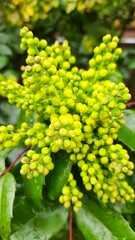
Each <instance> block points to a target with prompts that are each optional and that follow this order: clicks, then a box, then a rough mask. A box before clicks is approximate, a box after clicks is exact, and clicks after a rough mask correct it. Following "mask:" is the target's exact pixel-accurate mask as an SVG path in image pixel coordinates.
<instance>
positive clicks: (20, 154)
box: [0, 145, 31, 176]
mask: <svg viewBox="0 0 135 240" xmlns="http://www.w3.org/2000/svg"><path fill="white" fill-rule="evenodd" d="M30 148H31V145H29V146H28V147H26V148H25V149H24V150H23V151H22V152H21V153H19V154H18V155H17V157H16V158H15V160H14V161H13V162H12V163H11V165H10V166H9V167H8V168H7V169H6V170H4V171H3V172H2V173H1V174H0V175H1V176H2V175H5V174H7V173H8V172H10V170H11V169H12V167H13V166H14V165H15V163H16V162H17V161H18V160H19V158H20V157H21V156H22V155H23V154H24V153H25V152H27V151H28V150H29V149H30Z"/></svg>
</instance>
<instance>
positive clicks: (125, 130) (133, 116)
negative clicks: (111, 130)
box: [118, 109, 135, 151]
mask: <svg viewBox="0 0 135 240" xmlns="http://www.w3.org/2000/svg"><path fill="white" fill-rule="evenodd" d="M123 112H124V120H125V121H126V125H125V126H122V127H121V129H120V130H119V133H118V138H119V140H120V141H121V142H123V143H124V144H126V145H127V146H128V147H129V148H130V149H131V150H133V151H135V111H134V110H128V109H127V110H125V111H123Z"/></svg>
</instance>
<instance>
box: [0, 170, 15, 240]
mask: <svg viewBox="0 0 135 240" xmlns="http://www.w3.org/2000/svg"><path fill="white" fill-rule="evenodd" d="M14 197H15V179H14V177H13V175H12V174H11V173H7V174H6V175H4V176H2V177H1V178H0V236H1V237H2V238H3V239H8V238H9V235H10V231H11V229H10V222H11V218H12V208H13V201H14Z"/></svg>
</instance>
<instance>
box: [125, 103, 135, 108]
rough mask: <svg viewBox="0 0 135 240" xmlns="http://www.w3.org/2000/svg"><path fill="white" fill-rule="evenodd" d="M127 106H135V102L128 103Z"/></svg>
mask: <svg viewBox="0 0 135 240" xmlns="http://www.w3.org/2000/svg"><path fill="white" fill-rule="evenodd" d="M126 106H127V107H131V106H135V102H128V103H127V104H126Z"/></svg>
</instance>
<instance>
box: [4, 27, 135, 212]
mask: <svg viewBox="0 0 135 240" xmlns="http://www.w3.org/2000/svg"><path fill="white" fill-rule="evenodd" d="M20 35H21V37H22V41H21V48H22V49H23V50H26V51H27V54H28V56H27V58H26V66H22V71H23V73H22V79H23V85H20V84H19V83H17V82H16V81H15V80H14V79H13V78H8V79H6V80H5V79H3V77H2V76H0V94H1V95H3V96H5V97H7V98H8V100H9V102H10V103H11V104H12V103H15V104H16V106H17V107H18V108H21V109H22V110H23V111H24V112H25V114H26V119H29V120H28V121H26V122H22V124H21V126H20V128H19V129H15V128H14V126H11V125H9V126H7V127H6V126H1V127H0V150H3V149H5V148H15V147H17V146H18V145H19V144H21V143H23V144H24V145H26V146H29V145H31V146H32V149H30V150H29V151H28V152H27V155H26V156H24V157H23V158H22V160H21V161H22V169H21V174H23V175H27V178H29V179H30V178H32V177H36V176H38V175H39V174H43V175H47V174H48V173H49V171H50V170H52V169H53V168H54V164H53V161H52V157H51V153H54V154H55V153H57V152H58V151H59V150H64V151H66V152H68V153H69V155H70V157H69V161H72V162H73V164H76V165H77V166H78V167H79V169H80V176H81V178H82V182H83V184H84V186H85V188H86V190H88V191H89V190H93V191H94V192H95V193H96V194H97V196H98V198H100V199H101V200H102V201H103V202H104V203H107V202H108V201H111V202H112V203H114V202H116V201H120V202H122V203H125V201H133V199H134V191H133V189H132V188H131V187H130V186H129V185H128V183H127V182H126V181H125V177H126V175H128V176H130V175H132V174H133V169H134V165H133V163H132V162H131V161H130V160H129V156H128V153H127V151H126V150H125V149H123V146H122V145H120V144H119V143H118V142H117V138H118V131H119V129H120V127H121V126H122V125H123V124H124V123H125V122H124V120H123V113H122V110H123V109H125V108H126V105H125V103H126V102H127V101H128V100H130V94H129V90H128V89H127V87H126V86H125V85H124V84H123V83H122V82H121V83H118V84H116V83H114V82H112V81H110V80H109V79H110V77H111V76H112V75H113V74H114V73H115V69H116V61H117V59H118V58H119V55H120V54H121V49H120V48H117V45H118V41H119V40H118V38H117V37H113V38H112V37H111V35H110V34H107V35H106V36H104V37H103V42H102V43H101V44H100V45H99V46H98V47H96V48H95V49H94V55H93V58H92V59H91V60H90V61H89V66H90V68H89V69H88V70H83V69H78V67H76V66H72V65H74V64H75V57H74V56H72V55H71V51H70V47H69V45H68V42H67V41H66V40H65V41H64V42H63V43H62V44H60V43H59V42H57V41H56V42H55V43H54V44H53V45H52V46H49V45H48V43H47V41H46V40H43V39H42V40H39V39H38V38H36V37H34V36H33V33H32V32H31V31H29V30H28V28H27V27H24V28H22V29H21V31H20ZM72 178H73V176H72V175H71V174H70V176H69V180H68V183H67V186H64V188H63V190H62V194H63V195H62V196H61V197H60V202H63V203H64V205H65V206H66V207H69V205H70V203H71V202H72V203H75V205H74V208H75V211H76V210H77V209H78V208H79V206H81V205H80V200H78V199H79V198H81V197H82V195H81V194H80V193H79V190H76V183H75V185H74V186H72V184H71V182H72V181H71V179H72ZM73 182H75V180H74V181H73ZM72 187H75V190H74V189H72ZM76 191H77V194H74V192H76ZM67 195H68V196H67ZM65 199H66V200H65ZM73 199H74V200H73ZM75 199H76V200H75Z"/></svg>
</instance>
